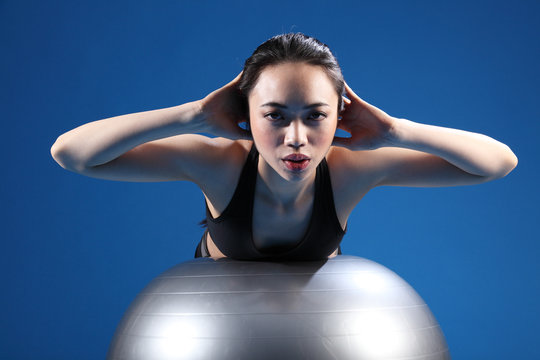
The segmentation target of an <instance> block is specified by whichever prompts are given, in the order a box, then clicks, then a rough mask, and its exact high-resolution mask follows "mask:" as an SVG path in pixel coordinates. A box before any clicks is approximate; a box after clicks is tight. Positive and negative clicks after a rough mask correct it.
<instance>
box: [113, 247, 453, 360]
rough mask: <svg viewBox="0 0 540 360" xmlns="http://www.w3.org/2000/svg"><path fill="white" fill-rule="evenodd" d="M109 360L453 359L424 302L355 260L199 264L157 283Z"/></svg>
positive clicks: (138, 301)
mask: <svg viewBox="0 0 540 360" xmlns="http://www.w3.org/2000/svg"><path fill="white" fill-rule="evenodd" d="M107 358H108V359H109V360H112V359H123V360H124V359H126V360H135V359H141V360H154V359H156V360H157V359H159V360H165V359H167V360H168V359H190V360H193V359H212V360H221V359H234V360H238V359H273V360H275V359H277V360H290V359H293V360H294V359H310V360H318V359H323V360H326V359H354V360H358V359H408V360H412V359H422V360H433V359H450V354H449V351H448V346H447V344H446V341H445V338H444V335H443V333H442V331H441V328H440V327H439V324H438V323H437V320H435V318H434V316H433V314H432V313H431V311H430V310H429V308H428V306H427V305H426V304H425V302H424V301H423V300H422V298H421V297H420V296H419V295H418V294H417V293H416V291H414V289H413V288H412V287H411V286H410V285H409V284H407V283H406V282H405V281H404V280H403V279H402V278H400V277H399V276H398V275H396V274H395V273H394V272H392V271H391V270H389V269H387V268H386V267H384V266H382V265H379V264H377V263H375V262H373V261H370V260H367V259H363V258H360V257H356V256H348V255H338V256H336V257H334V258H332V259H329V260H324V261H309V262H304V261H299V262H260V261H236V260H231V259H226V258H225V259H219V260H213V259H211V258H197V259H194V260H191V261H186V262H183V263H180V264H178V265H176V266H174V267H172V268H171V269H169V270H167V271H165V272H164V273H163V274H161V275H159V276H158V277H156V278H155V279H154V280H152V282H150V284H148V285H147V286H146V288H145V289H144V290H143V291H142V292H141V293H140V294H139V295H138V296H137V297H136V298H135V300H134V301H133V303H132V304H131V305H130V307H129V309H128V310H127V311H126V313H125V314H124V317H123V318H122V321H121V322H120V324H119V325H118V328H117V330H116V333H115V335H114V338H113V340H112V342H111V345H110V348H109V352H108V354H107Z"/></svg>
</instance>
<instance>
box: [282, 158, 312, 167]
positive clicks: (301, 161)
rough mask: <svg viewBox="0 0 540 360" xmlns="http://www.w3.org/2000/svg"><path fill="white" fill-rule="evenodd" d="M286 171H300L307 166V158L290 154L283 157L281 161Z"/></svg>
mask: <svg viewBox="0 0 540 360" xmlns="http://www.w3.org/2000/svg"><path fill="white" fill-rule="evenodd" d="M282 160H283V162H284V163H285V166H286V167H287V169H289V170H291V171H302V170H304V169H305V168H307V167H308V165H309V161H310V159H309V157H308V156H306V155H304V154H291V155H287V156H285V157H284V158H283V159H282Z"/></svg>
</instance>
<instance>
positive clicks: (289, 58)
mask: <svg viewBox="0 0 540 360" xmlns="http://www.w3.org/2000/svg"><path fill="white" fill-rule="evenodd" d="M286 62H304V63H307V64H310V65H318V66H321V67H323V69H324V71H325V72H326V74H327V75H328V77H329V78H330V79H331V80H332V82H333V83H334V87H335V89H336V92H337V94H338V110H340V111H341V110H343V99H342V98H341V95H342V94H343V90H344V88H345V82H344V80H343V75H342V73H341V68H340V66H339V64H338V61H337V59H336V57H335V56H334V54H332V51H330V48H329V47H328V46H327V45H326V44H323V43H322V42H320V41H319V40H317V39H315V38H313V37H310V36H307V35H304V34H302V33H288V34H282V35H276V36H274V37H272V38H270V39H268V40H266V41H265V42H264V43H262V44H261V45H259V47H258V48H257V49H255V51H254V52H253V54H252V55H251V56H250V57H249V58H248V59H247V60H246V62H245V63H244V71H243V73H242V76H241V77H240V81H239V84H238V87H239V89H240V92H241V93H242V95H243V96H244V97H245V100H246V104H245V106H246V110H247V97H248V96H249V93H250V92H251V90H253V88H254V87H255V84H256V83H257V80H258V79H259V75H260V74H261V72H262V71H263V69H264V68H265V67H267V66H270V65H278V64H282V63H286Z"/></svg>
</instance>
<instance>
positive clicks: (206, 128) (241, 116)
mask: <svg viewBox="0 0 540 360" xmlns="http://www.w3.org/2000/svg"><path fill="white" fill-rule="evenodd" d="M241 75H242V73H240V74H238V76H237V77H236V78H234V80H232V81H231V82H230V83H228V84H227V85H225V86H223V87H222V88H220V89H218V90H215V91H213V92H211V93H210V94H208V95H207V96H206V97H205V98H204V99H202V100H200V106H201V115H202V116H201V121H202V124H200V127H201V129H202V131H203V132H206V133H210V134H213V135H216V136H222V137H226V138H229V139H233V140H236V139H251V135H250V133H249V131H247V130H245V129H243V128H241V127H240V126H239V124H240V123H243V122H247V121H248V119H247V106H246V104H245V101H246V100H245V99H243V97H242V95H241V94H240V90H239V89H238V81H239V80H240V77H241Z"/></svg>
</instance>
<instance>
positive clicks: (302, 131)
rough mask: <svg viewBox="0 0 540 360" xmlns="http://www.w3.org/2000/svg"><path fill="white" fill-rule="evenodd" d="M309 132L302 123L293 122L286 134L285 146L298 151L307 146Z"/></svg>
mask: <svg viewBox="0 0 540 360" xmlns="http://www.w3.org/2000/svg"><path fill="white" fill-rule="evenodd" d="M306 143H307V131H306V128H305V126H304V125H303V124H302V122H301V121H291V123H290V124H289V126H288V127H287V130H286V133H285V145H287V146H291V147H294V148H296V149H298V148H300V147H302V146H304V145H306Z"/></svg>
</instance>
